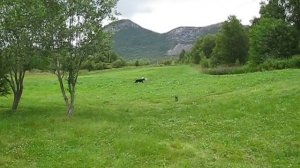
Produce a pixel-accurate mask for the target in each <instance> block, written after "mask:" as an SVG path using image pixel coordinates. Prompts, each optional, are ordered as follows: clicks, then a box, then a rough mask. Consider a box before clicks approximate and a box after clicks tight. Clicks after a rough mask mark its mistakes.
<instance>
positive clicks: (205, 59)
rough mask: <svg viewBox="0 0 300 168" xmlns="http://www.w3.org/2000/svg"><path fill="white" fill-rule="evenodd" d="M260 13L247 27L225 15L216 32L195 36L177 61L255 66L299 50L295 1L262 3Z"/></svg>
mask: <svg viewBox="0 0 300 168" xmlns="http://www.w3.org/2000/svg"><path fill="white" fill-rule="evenodd" d="M260 14H261V17H260V18H254V19H253V20H252V25H251V26H243V25H242V24H241V21H240V20H238V19H237V18H236V17H235V16H229V17H228V20H227V21H225V22H224V23H223V26H222V29H221V31H220V32H219V33H218V34H217V35H208V36H206V37H204V38H201V39H199V40H198V41H197V42H196V44H195V45H194V47H193V48H192V51H191V52H190V53H187V54H184V56H183V55H181V56H180V58H179V61H180V62H193V63H195V64H199V63H201V64H202V65H203V66H204V67H206V68H208V67H216V66H219V65H226V66H231V65H244V64H246V63H248V64H249V65H251V66H257V65H259V64H262V63H264V62H265V61H266V60H268V59H287V58H290V57H291V56H292V55H294V54H297V53H300V46H299V44H300V43H299V40H300V3H299V0H268V1H266V2H262V3H261V9H260Z"/></svg>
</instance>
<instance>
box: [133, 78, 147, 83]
mask: <svg viewBox="0 0 300 168" xmlns="http://www.w3.org/2000/svg"><path fill="white" fill-rule="evenodd" d="M145 80H146V78H144V77H143V78H141V79H136V80H135V82H134V83H144V81H145Z"/></svg>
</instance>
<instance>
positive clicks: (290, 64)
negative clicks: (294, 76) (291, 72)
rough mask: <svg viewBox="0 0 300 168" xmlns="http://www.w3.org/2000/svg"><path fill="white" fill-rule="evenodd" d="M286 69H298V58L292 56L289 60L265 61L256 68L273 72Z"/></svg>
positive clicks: (299, 65) (299, 66) (299, 58)
mask: <svg viewBox="0 0 300 168" xmlns="http://www.w3.org/2000/svg"><path fill="white" fill-rule="evenodd" d="M254 68H255V67H254ZM286 68H300V56H293V57H292V58H290V59H267V60H266V61H265V62H263V63H262V64H260V65H259V66H257V67H256V69H257V70H275V69H286Z"/></svg>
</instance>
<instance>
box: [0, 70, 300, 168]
mask: <svg viewBox="0 0 300 168" xmlns="http://www.w3.org/2000/svg"><path fill="white" fill-rule="evenodd" d="M299 74H300V71H299V70H280V71H269V72H257V73H249V74H241V75H229V76H226V75H225V76H211V75H205V74H199V72H198V71H196V70H195V69H194V68H191V67H189V66H169V67H144V68H138V69H136V68H135V69H132V68H131V69H122V70H109V71H102V72H90V73H83V74H82V75H80V77H79V78H80V82H79V84H78V92H77V93H78V95H77V101H76V102H77V103H76V107H77V109H76V110H77V111H76V114H75V117H74V118H72V119H71V120H70V119H67V118H66V117H64V114H65V108H64V104H63V101H61V99H62V97H61V95H60V94H59V91H58V90H59V86H58V83H57V81H56V79H55V76H54V75H51V74H45V73H34V74H29V75H27V77H26V78H25V84H26V86H27V87H25V88H24V97H23V99H22V101H21V104H20V108H19V112H18V113H10V110H9V106H10V103H11V99H12V97H11V96H9V97H8V98H0V149H1V150H0V167H24V168H26V167H74V166H75V167H122V168H123V167H199V166H200V167H276V166H277V167H297V165H298V164H299V153H300V151H299V145H300V143H299V135H298V133H297V132H299V129H300V128H299V124H298V123H299V119H300V118H299V116H300V111H299V109H300V104H299V99H300V96H299V95H300V88H299V85H300V76H299ZM141 76H144V77H147V78H148V80H147V81H146V82H145V83H143V84H135V83H134V80H135V79H136V77H141ZM175 96H177V97H178V101H175Z"/></svg>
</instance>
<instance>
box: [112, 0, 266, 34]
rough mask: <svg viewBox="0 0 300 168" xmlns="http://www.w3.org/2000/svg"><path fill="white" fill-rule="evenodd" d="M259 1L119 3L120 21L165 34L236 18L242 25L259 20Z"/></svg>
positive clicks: (122, 0) (125, 0) (146, 0)
mask: <svg viewBox="0 0 300 168" xmlns="http://www.w3.org/2000/svg"><path fill="white" fill-rule="evenodd" d="M260 1H261V0H119V2H118V5H117V10H118V12H120V13H121V16H120V17H119V18H120V19H130V20H132V21H134V22H135V23H137V24H139V25H140V26H142V27H144V28H147V29H150V30H153V31H156V32H160V33H163V32H167V31H169V30H171V29H173V28H176V27H179V26H207V25H210V24H215V23H219V22H222V21H225V20H226V19H227V17H228V16H229V15H236V16H237V17H238V19H240V20H242V23H243V24H249V21H250V20H251V19H252V18H253V17H254V16H259V14H258V13H259V3H260Z"/></svg>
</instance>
